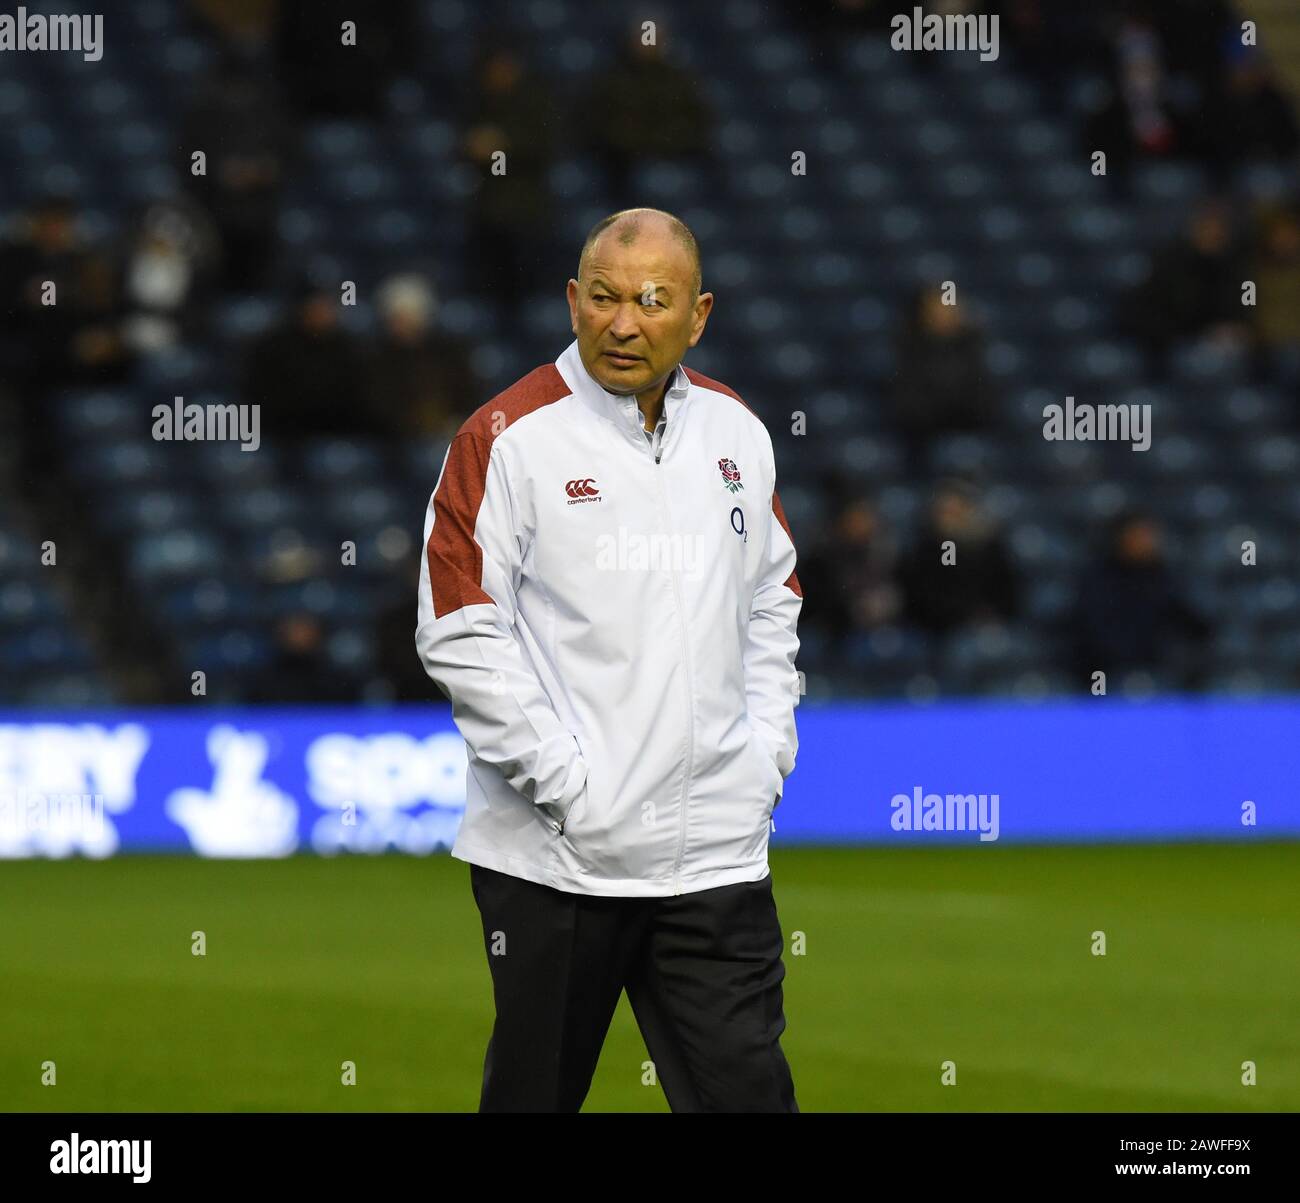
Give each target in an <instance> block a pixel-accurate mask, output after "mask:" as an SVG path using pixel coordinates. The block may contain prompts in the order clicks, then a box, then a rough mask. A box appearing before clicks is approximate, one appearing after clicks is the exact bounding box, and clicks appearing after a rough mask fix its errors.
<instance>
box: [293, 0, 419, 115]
mask: <svg viewBox="0 0 1300 1203" xmlns="http://www.w3.org/2000/svg"><path fill="white" fill-rule="evenodd" d="M345 24H346V25H347V27H348V28H349V29H351V28H352V27H355V30H356V34H355V38H354V39H353V40H351V41H345V40H344V28H345ZM274 43H275V56H276V60H277V62H278V63H279V65H280V71H281V77H282V78H283V79H284V80H285V84H286V89H287V91H288V94H289V96H290V98H291V100H292V102H293V104H294V106H295V108H297V110H298V112H299V114H300V115H301V116H302V117H305V118H308V119H313V118H314V119H321V118H326V119H329V118H334V119H337V118H347V117H357V118H363V119H374V118H377V117H381V116H382V115H383V113H384V108H385V101H386V94H387V91H388V89H389V87H390V86H391V85H392V83H393V81H394V80H395V79H396V78H397V77H398V76H399V75H404V74H413V73H414V72H415V70H416V66H417V57H416V55H417V47H418V45H419V42H418V39H417V36H416V25H415V9H414V5H413V4H412V0H383V3H381V4H366V5H359V4H355V3H353V0H280V14H279V20H278V21H277V22H276V29H275V34H274Z"/></svg>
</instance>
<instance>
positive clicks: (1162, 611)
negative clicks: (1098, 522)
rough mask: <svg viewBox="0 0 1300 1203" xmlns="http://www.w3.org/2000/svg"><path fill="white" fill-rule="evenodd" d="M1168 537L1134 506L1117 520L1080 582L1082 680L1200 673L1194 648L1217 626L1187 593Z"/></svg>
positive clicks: (1191, 677)
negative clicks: (1165, 541)
mask: <svg viewBox="0 0 1300 1203" xmlns="http://www.w3.org/2000/svg"><path fill="white" fill-rule="evenodd" d="M1161 542H1162V535H1161V530H1160V527H1159V525H1158V524H1157V523H1156V521H1155V519H1153V518H1151V517H1150V516H1149V515H1146V514H1143V513H1139V512H1136V511H1130V512H1127V513H1125V514H1122V515H1120V516H1119V517H1118V518H1117V519H1116V520H1115V521H1114V522H1113V523H1112V524H1111V527H1110V530H1109V532H1108V537H1107V546H1106V550H1105V551H1104V552H1103V554H1102V556H1101V557H1099V559H1098V560H1097V561H1096V562H1095V563H1094V564H1093V565H1092V567H1091V568H1090V569H1089V571H1088V572H1087V574H1086V575H1085V576H1084V579H1083V580H1082V581H1081V582H1080V584H1079V593H1078V599H1077V603H1076V606H1075V610H1074V614H1073V618H1072V621H1071V624H1070V628H1071V631H1072V633H1073V637H1074V646H1073V657H1074V670H1075V672H1076V673H1077V674H1079V676H1080V678H1081V679H1086V678H1087V677H1089V676H1090V674H1092V673H1094V672H1098V671H1101V672H1105V673H1107V674H1115V673H1123V672H1129V671H1132V670H1135V669H1140V670H1147V671H1160V672H1166V673H1171V674H1173V675H1174V676H1175V677H1176V678H1177V679H1178V680H1179V681H1180V683H1182V684H1184V685H1190V684H1193V683H1194V681H1195V680H1196V679H1197V678H1198V677H1199V668H1198V666H1196V665H1195V664H1194V662H1193V660H1192V658H1191V654H1192V653H1193V652H1195V651H1197V650H1199V648H1200V647H1201V645H1202V644H1203V643H1204V641H1205V640H1206V638H1207V636H1208V635H1209V633H1210V627H1209V624H1208V623H1207V622H1206V621H1205V620H1204V619H1203V618H1202V617H1201V616H1200V615H1199V614H1198V613H1197V612H1196V611H1195V610H1194V609H1193V608H1192V607H1191V606H1190V605H1188V603H1187V602H1185V601H1184V600H1183V599H1182V597H1181V596H1180V594H1179V591H1178V589H1177V587H1176V586H1175V584H1174V581H1173V577H1172V575H1171V573H1170V571H1169V567H1168V565H1167V564H1166V562H1165V556H1164V550H1163V548H1162V546H1161Z"/></svg>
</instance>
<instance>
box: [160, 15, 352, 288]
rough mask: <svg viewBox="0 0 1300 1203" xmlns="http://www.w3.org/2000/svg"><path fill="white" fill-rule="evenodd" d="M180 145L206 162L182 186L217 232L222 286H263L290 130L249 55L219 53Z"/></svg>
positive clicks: (269, 262)
mask: <svg viewBox="0 0 1300 1203" xmlns="http://www.w3.org/2000/svg"><path fill="white" fill-rule="evenodd" d="M336 36H337V35H336ZM182 145H183V146H184V148H185V154H186V157H187V159H188V157H189V156H190V155H192V154H193V153H194V152H195V151H202V152H203V153H204V155H205V156H206V160H207V170H206V174H205V175H198V176H196V175H194V174H192V173H191V172H189V171H187V172H186V173H185V180H186V184H187V187H188V188H189V189H190V191H191V193H192V195H193V196H194V198H195V200H196V201H198V202H199V204H201V205H203V206H204V208H205V209H206V210H207V212H208V214H209V215H210V216H211V218H212V221H213V223H214V224H215V226H216V228H217V232H218V235H219V237H220V240H221V244H222V247H223V250H224V255H225V258H224V265H223V266H224V283H225V285H226V287H228V288H231V289H234V290H236V291H244V290H253V289H258V288H262V287H264V286H265V285H266V284H267V283H268V281H269V279H270V268H271V266H272V264H273V260H274V254H275V247H276V217H277V214H278V208H279V201H280V189H281V186H282V184H283V181H284V177H285V174H286V171H287V167H288V163H287V159H288V151H289V130H288V126H287V125H286V123H285V120H284V116H283V112H282V109H281V105H280V98H279V95H278V94H277V92H276V90H275V88H274V87H273V86H272V84H271V82H270V80H269V79H268V77H267V75H266V73H265V71H264V70H263V69H261V68H259V67H258V66H257V65H256V64H255V62H254V61H253V60H252V59H251V58H250V57H249V56H248V55H246V54H243V53H240V52H239V51H237V50H236V49H235V48H233V47H228V48H227V49H226V51H225V53H223V55H222V57H221V59H220V61H219V63H218V65H217V68H216V69H215V70H214V71H213V73H212V74H211V75H210V76H209V77H208V78H207V79H206V80H205V81H204V82H203V83H202V85H201V86H200V88H199V93H198V97H197V99H196V100H195V101H194V104H193V106H192V107H191V109H190V112H189V114H188V115H187V117H186V120H185V128H184V131H183V134H182Z"/></svg>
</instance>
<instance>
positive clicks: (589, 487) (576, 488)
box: [564, 476, 600, 497]
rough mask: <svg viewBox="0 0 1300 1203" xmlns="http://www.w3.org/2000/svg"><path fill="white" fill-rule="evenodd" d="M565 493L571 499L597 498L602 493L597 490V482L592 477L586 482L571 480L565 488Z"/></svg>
mask: <svg viewBox="0 0 1300 1203" xmlns="http://www.w3.org/2000/svg"><path fill="white" fill-rule="evenodd" d="M564 491H565V492H566V493H568V495H569V496H570V497H595V496H596V494H597V493H599V492H600V490H599V489H598V488H596V482H595V481H594V480H592V479H591V477H590V476H588V477H587V479H586V480H571V481H569V483H568V484H566V485H565V486H564Z"/></svg>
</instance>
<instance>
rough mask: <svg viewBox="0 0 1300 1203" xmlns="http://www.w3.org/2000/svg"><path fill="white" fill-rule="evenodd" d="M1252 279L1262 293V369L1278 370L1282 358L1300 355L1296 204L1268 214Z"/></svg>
mask: <svg viewBox="0 0 1300 1203" xmlns="http://www.w3.org/2000/svg"><path fill="white" fill-rule="evenodd" d="M1259 225H1260V234H1259V240H1258V242H1259V245H1258V247H1257V249H1256V252H1255V259H1254V263H1253V264H1252V266H1251V271H1250V278H1251V279H1252V280H1254V281H1255V286H1256V288H1257V290H1258V295H1257V297H1256V302H1255V308H1254V309H1253V310H1252V311H1250V312H1251V314H1252V316H1253V318H1254V335H1255V345H1256V350H1257V352H1258V354H1259V365H1258V366H1259V367H1260V370H1261V371H1262V372H1264V373H1267V372H1269V371H1270V370H1277V369H1278V368H1279V367H1280V364H1279V362H1278V361H1279V359H1280V357H1282V356H1283V355H1286V354H1288V353H1289V354H1290V356H1291V358H1292V359H1293V360H1294V359H1295V358H1296V357H1297V356H1300V214H1297V212H1296V209H1295V207H1294V206H1293V205H1288V206H1286V207H1279V208H1274V209H1271V210H1269V211H1267V212H1265V213H1264V214H1263V215H1262V217H1261V220H1260V222H1259Z"/></svg>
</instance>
